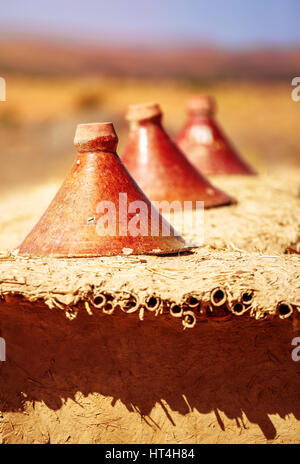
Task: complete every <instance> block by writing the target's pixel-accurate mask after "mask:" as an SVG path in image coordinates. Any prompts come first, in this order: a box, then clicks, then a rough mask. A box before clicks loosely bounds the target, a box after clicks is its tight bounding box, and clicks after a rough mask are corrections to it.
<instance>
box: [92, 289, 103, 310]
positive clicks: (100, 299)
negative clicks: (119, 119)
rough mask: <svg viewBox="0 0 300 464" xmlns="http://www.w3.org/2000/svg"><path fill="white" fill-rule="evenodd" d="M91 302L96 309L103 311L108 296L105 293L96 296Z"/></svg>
mask: <svg viewBox="0 0 300 464" xmlns="http://www.w3.org/2000/svg"><path fill="white" fill-rule="evenodd" d="M90 302H91V303H92V305H93V306H95V308H98V309H101V308H103V306H105V304H106V296H105V295H104V294H103V293H99V294H98V295H96V296H94V298H92V299H90Z"/></svg>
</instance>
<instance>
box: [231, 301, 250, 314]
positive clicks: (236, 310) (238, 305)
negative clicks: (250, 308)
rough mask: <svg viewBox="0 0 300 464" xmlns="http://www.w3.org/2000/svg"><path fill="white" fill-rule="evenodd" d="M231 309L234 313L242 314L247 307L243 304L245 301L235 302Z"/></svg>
mask: <svg viewBox="0 0 300 464" xmlns="http://www.w3.org/2000/svg"><path fill="white" fill-rule="evenodd" d="M231 311H232V312H233V314H236V315H237V316H241V315H242V314H243V313H244V312H245V311H247V309H246V308H245V306H244V305H243V303H234V305H233V306H232V308H231Z"/></svg>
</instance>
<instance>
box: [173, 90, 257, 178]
mask: <svg viewBox="0 0 300 464" xmlns="http://www.w3.org/2000/svg"><path fill="white" fill-rule="evenodd" d="M187 111H188V119H187V122H186V123H185V125H184V126H183V128H182V130H181V131H180V132H179V134H178V136H177V137H176V142H177V145H178V146H179V147H180V148H181V149H182V150H183V151H184V153H185V154H186V155H187V157H188V158H189V160H190V161H191V162H192V163H193V164H194V166H195V167H196V168H198V169H199V170H200V171H201V172H203V173H204V174H206V175H209V174H255V171H254V170H253V169H252V168H251V167H250V166H249V165H248V164H247V163H246V162H245V161H244V160H243V159H242V158H241V157H240V155H239V154H238V153H237V151H236V150H235V149H234V147H233V146H232V145H231V143H230V142H229V140H228V139H227V138H226V136H225V135H224V134H223V132H222V131H221V129H220V128H219V126H218V124H217V123H216V121H215V120H214V114H215V111H216V104H215V100H214V99H213V97H211V96H207V95H203V96H197V97H193V98H191V99H190V100H189V101H188V103H187Z"/></svg>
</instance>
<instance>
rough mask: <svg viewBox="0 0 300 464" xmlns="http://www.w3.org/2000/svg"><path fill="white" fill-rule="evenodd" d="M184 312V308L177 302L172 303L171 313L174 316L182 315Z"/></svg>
mask: <svg viewBox="0 0 300 464" xmlns="http://www.w3.org/2000/svg"><path fill="white" fill-rule="evenodd" d="M182 313H183V309H182V307H181V306H179V305H178V304H176V303H172V304H171V307H170V314H171V316H173V317H181V316H182Z"/></svg>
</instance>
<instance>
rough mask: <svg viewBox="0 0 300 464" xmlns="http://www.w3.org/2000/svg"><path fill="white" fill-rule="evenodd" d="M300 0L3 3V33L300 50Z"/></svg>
mask: <svg viewBox="0 0 300 464" xmlns="http://www.w3.org/2000/svg"><path fill="white" fill-rule="evenodd" d="M299 22H300V0H84V1H82V0H80V1H76V0H73V1H71V0H51V1H49V0H0V32H1V29H2V34H4V32H3V31H6V32H7V31H13V33H15V32H16V31H20V32H23V31H25V32H31V33H33V34H35V33H43V34H45V35H53V36H57V35H59V36H64V35H67V36H76V37H78V38H81V37H82V38H91V39H95V38H99V39H102V40H103V39H106V41H111V40H112V39H114V38H115V40H117V41H120V39H121V40H122V41H123V42H124V43H128V42H131V43H134V44H151V43H158V42H159V41H164V42H167V43H172V42H173V43H174V42H179V43H180V42H185V41H192V42H193V41H195V42H197V41H206V42H213V43H220V44H223V45H228V46H244V45H252V44H257V43H264V44H276V45H281V44H282V45H289V44H295V43H298V44H300V26H299Z"/></svg>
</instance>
